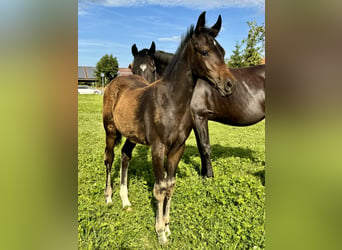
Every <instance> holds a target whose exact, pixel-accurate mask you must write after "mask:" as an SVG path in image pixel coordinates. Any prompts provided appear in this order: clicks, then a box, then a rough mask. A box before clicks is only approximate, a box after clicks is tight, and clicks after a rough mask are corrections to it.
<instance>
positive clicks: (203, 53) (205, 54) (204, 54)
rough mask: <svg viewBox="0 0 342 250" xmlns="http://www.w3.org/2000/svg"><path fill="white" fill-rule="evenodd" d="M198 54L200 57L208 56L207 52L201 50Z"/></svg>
mask: <svg viewBox="0 0 342 250" xmlns="http://www.w3.org/2000/svg"><path fill="white" fill-rule="evenodd" d="M200 53H201V55H202V56H207V55H209V53H208V51H206V50H202V51H201V52H200Z"/></svg>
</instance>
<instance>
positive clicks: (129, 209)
mask: <svg viewBox="0 0 342 250" xmlns="http://www.w3.org/2000/svg"><path fill="white" fill-rule="evenodd" d="M123 210H124V211H126V212H131V211H133V209H132V208H131V207H129V206H127V207H124V208H123Z"/></svg>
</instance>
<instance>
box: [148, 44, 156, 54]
mask: <svg viewBox="0 0 342 250" xmlns="http://www.w3.org/2000/svg"><path fill="white" fill-rule="evenodd" d="M149 52H150V55H154V53H155V52H156V44H155V43H154V41H153V42H152V44H151V48H150V50H149Z"/></svg>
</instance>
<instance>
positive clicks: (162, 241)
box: [158, 232, 168, 245]
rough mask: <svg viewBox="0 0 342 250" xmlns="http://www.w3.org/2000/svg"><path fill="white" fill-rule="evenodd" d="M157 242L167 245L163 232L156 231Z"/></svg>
mask: <svg viewBox="0 0 342 250" xmlns="http://www.w3.org/2000/svg"><path fill="white" fill-rule="evenodd" d="M158 242H159V244H160V245H167V243H168V242H167V238H166V235H165V232H162V233H158Z"/></svg>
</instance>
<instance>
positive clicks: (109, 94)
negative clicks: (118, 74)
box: [102, 84, 122, 146]
mask: <svg viewBox="0 0 342 250" xmlns="http://www.w3.org/2000/svg"><path fill="white" fill-rule="evenodd" d="M113 87H114V86H113V84H109V85H108V86H107V87H106V89H105V91H104V95H103V112H102V118H103V126H104V129H105V131H106V134H107V135H108V134H110V135H111V136H114V137H115V141H114V146H117V145H120V144H121V140H122V135H121V133H120V132H119V131H118V130H117V129H116V127H115V124H114V117H113V112H112V111H113V109H114V107H115V105H116V103H117V101H118V97H119V91H117V90H115V88H113Z"/></svg>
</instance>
